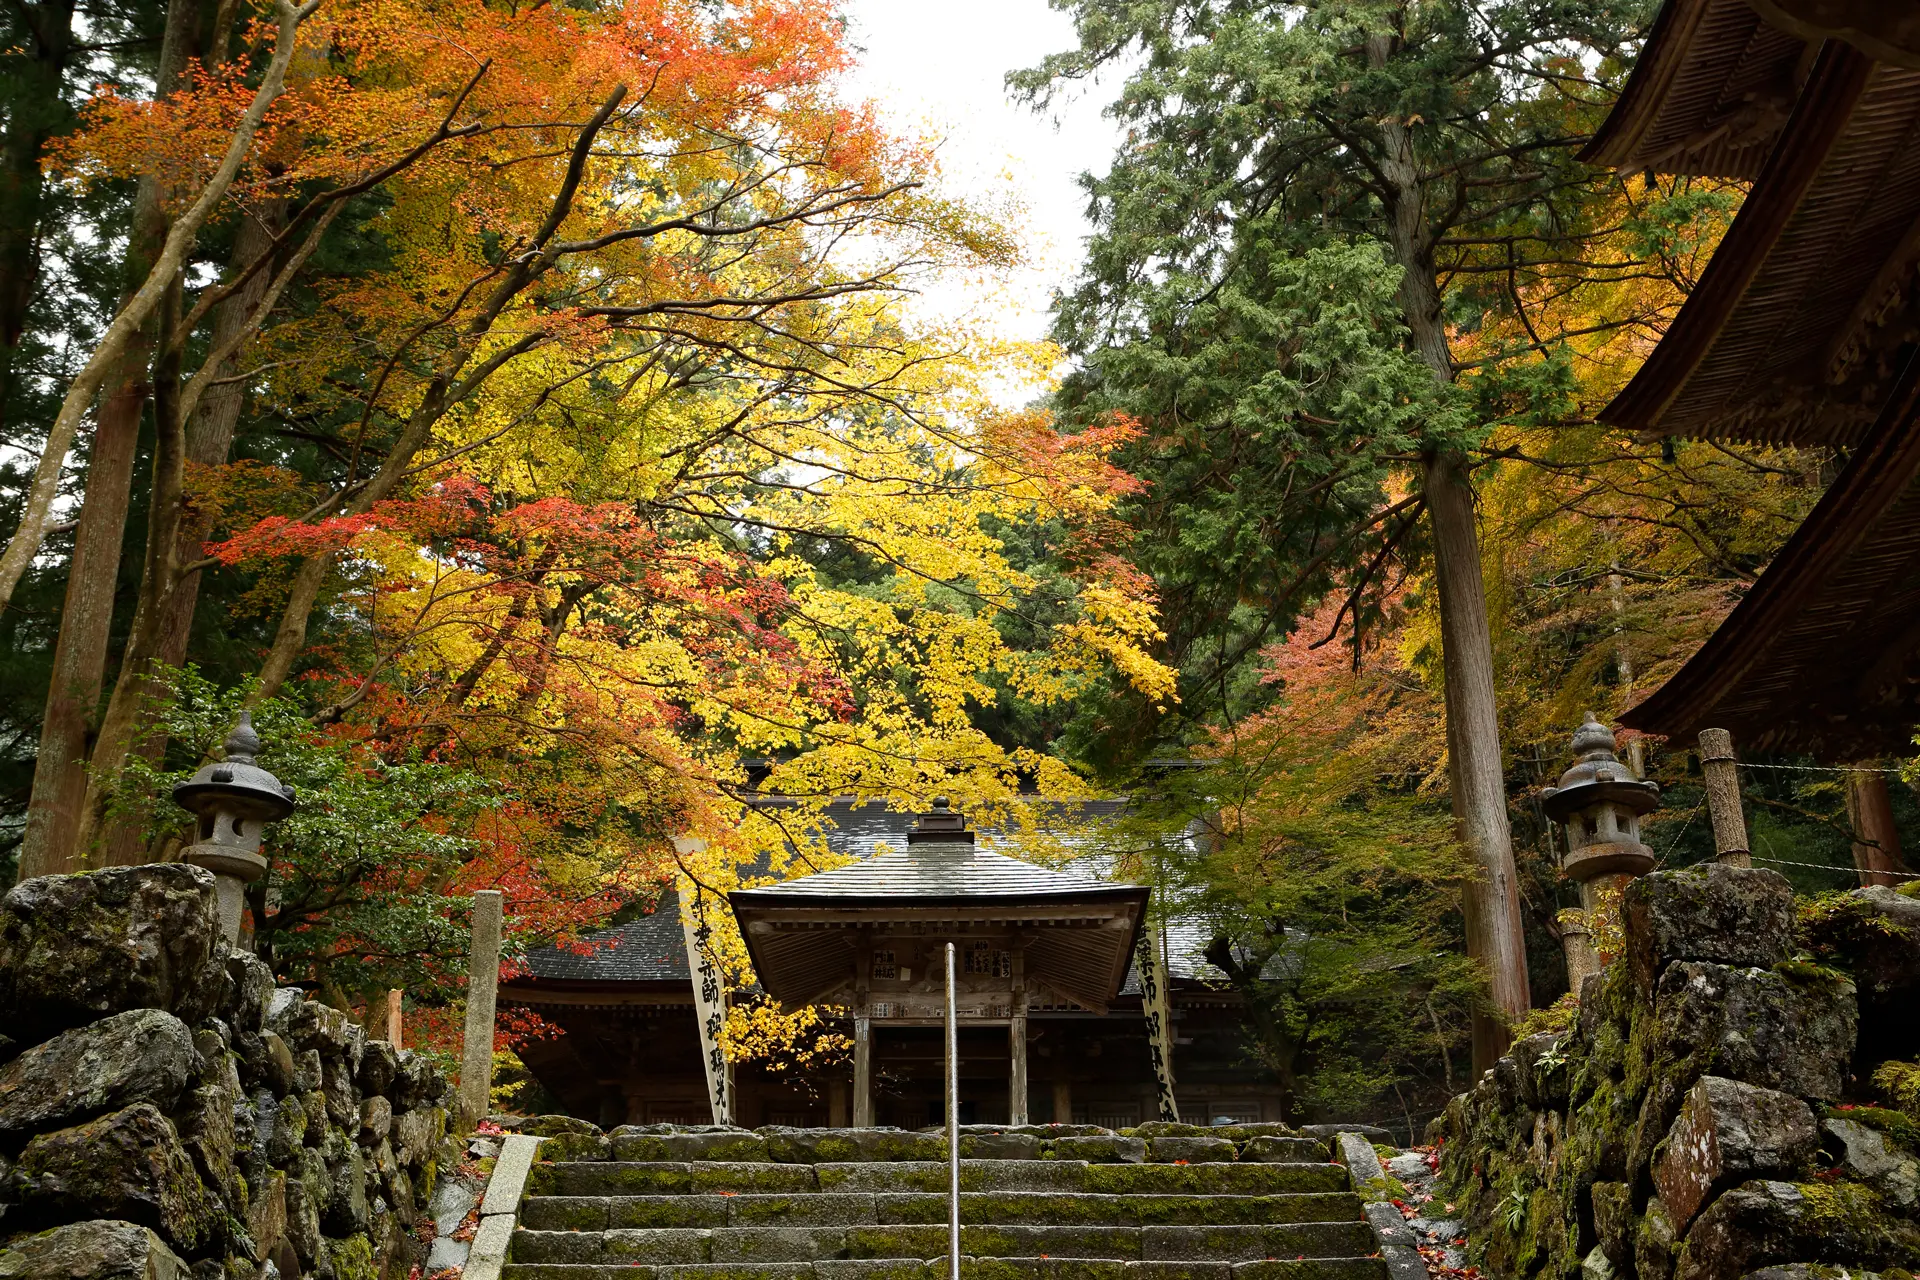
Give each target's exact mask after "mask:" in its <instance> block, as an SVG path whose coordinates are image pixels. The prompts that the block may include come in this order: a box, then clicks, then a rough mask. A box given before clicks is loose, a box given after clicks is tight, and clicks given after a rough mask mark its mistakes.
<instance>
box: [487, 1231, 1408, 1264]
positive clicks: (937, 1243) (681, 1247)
mask: <svg viewBox="0 0 1920 1280" xmlns="http://www.w3.org/2000/svg"><path fill="white" fill-rule="evenodd" d="M1372 1244H1373V1235H1372V1232H1371V1231H1370V1230H1369V1229H1368V1227H1367V1226H1366V1224H1365V1223H1364V1222H1304V1223H1285V1224H1271V1225H1242V1226H1215V1225H1206V1226H1153V1227H1112V1226H1017V1225H1012V1226H1010V1225H1004V1224H998V1223H995V1224H985V1225H978V1226H962V1227H961V1228H960V1248H961V1250H962V1252H964V1253H966V1254H968V1255H969V1256H972V1257H981V1258H1044V1257H1064V1258H1118V1259H1128V1258H1135V1259H1141V1260H1145V1261H1167V1262H1184V1261H1222V1262H1251V1261H1257V1260H1262V1259H1267V1258H1290V1257H1315V1258H1325V1257H1340V1256H1345V1255H1349V1254H1354V1253H1359V1252H1364V1251H1370V1250H1371V1247H1372ZM946 1249H947V1229H946V1227H945V1226H944V1225H934V1224H903V1225H896V1226H860V1227H844V1228H843V1227H628V1228H613V1229H608V1230H602V1231H540V1230H530V1229H522V1230H519V1231H516V1232H515V1233H514V1236H513V1246H512V1252H511V1254H510V1256H511V1257H512V1258H513V1260H514V1261H516V1262H560V1263H609V1262H640V1263H646V1264H651V1265H656V1266H659V1265H669V1264H676V1263H696V1262H715V1263H719V1262H739V1263H755V1264H758V1263H776V1262H777V1263H798V1262H815V1261H819V1260H822V1259H836V1258H916V1257H917V1258H935V1257H939V1256H940V1255H941V1254H943V1253H945V1252H946Z"/></svg>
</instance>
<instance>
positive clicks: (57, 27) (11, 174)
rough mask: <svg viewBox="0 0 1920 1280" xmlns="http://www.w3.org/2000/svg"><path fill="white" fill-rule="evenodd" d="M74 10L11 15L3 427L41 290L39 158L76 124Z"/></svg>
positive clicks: (1, 345)
mask: <svg viewBox="0 0 1920 1280" xmlns="http://www.w3.org/2000/svg"><path fill="white" fill-rule="evenodd" d="M74 7H75V5H74V0H43V2H42V3H39V4H21V5H18V6H16V7H15V10H14V12H15V14H16V15H17V16H18V19H19V23H20V26H22V27H23V28H25V31H24V32H23V34H24V35H25V36H26V37H27V38H26V40H25V42H24V43H25V46H26V47H25V48H24V49H21V50H19V51H18V53H19V55H20V56H19V57H18V58H17V59H16V60H15V62H14V67H13V74H12V75H11V76H10V77H9V79H11V80H12V83H11V84H9V85H8V86H7V112H6V115H7V123H6V128H5V131H4V133H0V421H4V420H5V417H4V415H5V414H6V412H7V407H8V402H9V400H10V399H11V397H12V392H13V385H14V380H15V377H16V372H17V371H16V369H15V362H16V359H17V355H16V353H17V351H18V349H19V346H20V338H21V335H22V334H24V333H25V332H26V327H27V308H28V307H29V306H30V305H31V304H32V302H33V295H34V290H35V289H36V288H38V286H39V283H40V212H41V203H42V198H43V197H44V195H45V193H46V177H45V175H44V173H43V172H42V170H41V168H40V158H41V155H42V153H44V152H45V150H46V147H47V143H48V141H49V140H51V139H52V138H54V137H55V136H56V135H58V134H61V133H64V132H66V130H67V129H68V128H69V127H71V126H72V124H73V108H72V107H71V106H70V105H69V104H68V102H67V97H66V94H65V93H64V92H63V90H64V88H65V83H64V82H65V80H66V75H67V63H68V60H69V59H70V58H71V57H72V56H73V11H74Z"/></svg>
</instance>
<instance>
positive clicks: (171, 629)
mask: <svg viewBox="0 0 1920 1280" xmlns="http://www.w3.org/2000/svg"><path fill="white" fill-rule="evenodd" d="M284 212H285V207H284V205H283V204H276V205H275V206H274V207H273V209H271V210H270V211H269V212H268V214H267V217H268V219H269V220H271V221H274V222H277V221H278V220H279V215H281V214H283V213H284ZM275 229H276V227H275V226H270V225H268V223H267V222H263V221H262V220H260V219H258V218H253V217H247V218H245V219H244V220H243V221H242V222H241V224H240V230H239V233H238V234H237V235H236V236H235V237H234V245H233V258H232V263H231V267H230V269H231V270H232V271H234V272H235V273H238V272H239V271H241V270H243V269H244V268H245V267H246V266H247V264H249V263H251V262H252V261H253V260H254V259H255V258H257V257H259V256H260V255H261V254H263V253H266V252H267V251H268V250H270V249H271V248H272V247H273V236H274V231H275ZM270 280H271V275H270V273H268V272H266V271H259V272H255V273H254V275H253V276H252V278H251V279H249V280H248V281H247V284H246V287H245V288H243V289H241V290H239V291H238V292H236V293H235V294H234V295H233V296H232V297H231V298H228V299H227V300H226V301H225V302H223V303H221V304H220V306H219V307H218V308H217V309H216V310H215V311H214V313H213V315H214V321H213V345H214V347H215V349H218V348H219V347H221V346H222V345H224V344H226V343H227V342H229V341H230V340H231V339H233V338H234V337H236V336H237V335H239V334H240V333H241V332H242V331H243V330H245V329H246V328H247V327H248V326H249V325H250V324H252V323H254V314H253V313H254V310H255V308H257V307H258V306H259V305H260V302H261V300H262V298H263V297H264V296H265V294H266V292H267V286H268V283H269V282H270ZM239 371H240V360H239V357H238V355H237V354H236V355H234V356H230V357H228V358H227V359H226V360H223V361H222V362H221V363H220V365H219V366H218V367H217V368H216V369H214V370H212V371H211V372H210V373H209V372H208V371H205V370H203V371H202V373H201V376H203V377H208V376H210V377H212V378H214V379H215V380H216V381H217V382H218V385H215V386H212V387H210V388H209V389H208V390H207V392H206V394H205V395H204V396H203V397H202V398H201V400H200V404H199V406H198V408H197V410H196V411H195V413H194V415H193V418H192V421H191V423H190V424H189V426H188V428H187V437H186V460H187V462H188V464H189V465H193V464H197V465H200V466H204V467H217V466H220V465H222V464H223V463H225V462H226V461H227V456H228V454H229V453H231V452H232V449H233V436H234V431H235V430H236V428H237V427H238V425H239V422H240V410H241V409H242V408H243V407H244V405H245V403H246V387H245V385H244V384H243V383H241V382H239V381H233V382H219V380H220V379H226V378H234V377H236V375H237V374H238V373H239ZM208 532H209V524H208V520H207V517H206V516H205V515H204V514H202V513H200V512H196V511H191V510H190V511H188V512H186V513H185V515H184V516H183V518H182V519H181V520H180V522H179V524H178V526H177V529H176V533H175V537H174V541H175V545H174V552H173V559H172V561H171V563H172V564H173V565H175V566H178V565H181V564H186V563H188V562H190V561H192V560H196V559H198V558H199V556H200V547H201V545H202V544H203V543H204V542H205V541H206V539H207V534H208ZM159 585H160V584H159V583H157V582H156V581H155V580H154V579H153V578H151V577H149V576H147V575H145V574H143V575H142V577H141V582H140V600H141V604H142V606H143V608H145V609H150V610H158V617H157V619H156V621H155V639H154V651H155V654H154V660H155V661H157V662H159V663H161V664H163V665H165V666H169V667H177V666H179V665H180V664H181V663H182V662H183V661H185V660H186V656H187V642H188V640H189V639H190V637H191V636H192V634H193V615H194V609H195V606H196V604H197V603H198V600H199V595H200V575H199V574H197V573H195V574H188V575H186V576H185V577H183V578H181V579H180V580H179V582H178V583H177V584H176V585H175V586H174V588H173V589H172V590H171V591H169V592H166V593H165V594H164V596H163V597H161V598H158V599H156V598H155V597H156V592H157V588H158V586H159ZM129 656H130V657H132V658H133V660H134V661H135V662H136V663H138V661H139V654H138V653H137V652H131V653H130V655H129ZM139 686H140V687H139V691H138V693H137V694H136V695H135V696H134V703H135V704H136V705H137V704H138V703H140V702H143V701H144V700H145V696H146V693H147V692H148V689H147V682H146V680H145V679H144V678H142V679H140V680H139ZM94 698H95V701H96V702H97V701H98V698H99V688H98V686H97V685H96V686H95V690H94ZM166 745H167V740H166V736H165V735H164V734H161V733H148V734H145V735H142V736H141V737H139V738H138V740H137V741H136V742H135V744H134V746H133V748H132V754H135V755H139V756H142V757H144V758H146V759H148V760H158V759H159V757H160V753H161V752H162V751H164V750H165V749H166ZM78 772H79V774H80V776H79V780H78V783H77V788H78V789H77V793H76V794H75V795H74V796H73V801H72V804H73V812H74V818H73V820H72V822H71V823H70V828H71V829H70V831H69V839H71V838H72V833H73V832H77V831H78V829H79V825H80V823H79V811H80V807H81V805H82V803H83V802H84V801H85V798H86V789H87V788H86V774H85V770H84V769H82V770H80V771H78ZM149 834H151V833H149V832H145V831H142V830H140V829H139V828H137V827H135V826H133V825H132V824H130V823H123V824H121V825H119V826H117V827H115V828H113V830H112V831H110V832H108V833H106V847H105V849H104V851H103V852H102V853H101V856H100V861H101V862H102V863H103V864H104V865H106V866H110V867H118V866H132V865H135V864H137V863H141V862H146V861H150V860H151V859H150V856H149V845H148V841H147V837H148V835H149Z"/></svg>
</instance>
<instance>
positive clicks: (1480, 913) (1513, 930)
mask: <svg viewBox="0 0 1920 1280" xmlns="http://www.w3.org/2000/svg"><path fill="white" fill-rule="evenodd" d="M1424 472H1425V492H1426V498H1427V512H1428V518H1429V519H1430V520H1431V521H1432V529H1433V569H1434V579H1435V585H1436V586H1437V588H1438V591H1439V597H1440V645H1441V665H1442V668H1443V670H1444V673H1445V676H1446V692H1447V766H1448V770H1449V775H1450V778H1449V780H1450V782H1451V784H1452V785H1451V787H1450V788H1449V789H1450V790H1451V791H1452V793H1453V818H1454V823H1455V825H1456V827H1457V828H1458V830H1459V834H1460V840H1461V843H1462V844H1464V845H1465V846H1466V847H1467V852H1468V853H1469V854H1470V855H1471V856H1472V858H1473V868H1474V874H1473V879H1472V880H1470V881H1468V883H1467V886H1466V893H1465V901H1464V906H1465V912H1464V914H1465V916H1466V924H1467V954H1468V955H1470V956H1473V957H1474V958H1475V959H1477V960H1479V961H1480V962H1481V964H1482V965H1484V966H1485V968H1486V972H1487V979H1488V983H1489V989H1488V994H1489V996H1490V998H1491V1003H1492V1006H1493V1011H1492V1013H1491V1014H1489V1013H1487V1012H1476V1013H1475V1015H1474V1019H1473V1069H1474V1073H1475V1074H1476V1075H1478V1074H1479V1073H1480V1072H1482V1071H1484V1070H1486V1069H1487V1068H1488V1067H1491V1066H1492V1065H1493V1064H1494V1062H1495V1061H1496V1060H1497V1059H1498V1058H1499V1057H1500V1054H1501V1052H1502V1051H1503V1050H1505V1049H1506V1047H1507V1044H1508V1042H1509V1040H1510V1039H1511V1036H1510V1034H1509V1033H1508V1030H1507V1024H1508V1023H1509V1022H1510V1021H1511V1020H1512V1019H1514V1018H1517V1017H1519V1016H1520V1015H1521V1014H1523V1013H1525V1012H1526V1011H1527V1009H1528V1008H1529V1007H1530V1006H1531V1004H1532V996H1531V994H1530V993H1529V991H1528V989H1527V947H1526V935H1525V931H1524V929H1523V927H1522V924H1521V919H1520V883H1519V876H1518V874H1517V873H1516V871H1515V869H1514V864H1513V831H1512V828H1511V826H1510V825H1509V824H1508V820H1507V784H1506V770H1505V769H1504V767H1503V766H1502V763H1501V758H1500V716H1499V710H1498V706H1497V704H1496V703H1495V700H1494V694H1493V635H1492V631H1491V629H1490V628H1489V627H1488V625H1487V598H1486V589H1485V585H1484V584H1483V583H1482V582H1481V579H1480V543H1479V538H1478V536H1477V533H1476V530H1475V528H1474V512H1473V490H1472V488H1471V486H1470V485H1469V484H1468V481H1467V473H1466V467H1465V465H1464V463H1463V461H1462V459H1461V458H1460V457H1459V456H1458V455H1457V454H1447V453H1442V454H1435V455H1433V456H1432V457H1429V458H1428V459H1427V460H1426V465H1425V467H1424Z"/></svg>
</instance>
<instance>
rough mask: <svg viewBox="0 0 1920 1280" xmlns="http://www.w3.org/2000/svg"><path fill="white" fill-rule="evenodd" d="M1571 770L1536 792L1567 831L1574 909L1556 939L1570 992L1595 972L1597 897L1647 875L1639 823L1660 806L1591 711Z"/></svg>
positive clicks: (1655, 790) (1648, 858)
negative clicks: (1576, 903)
mask: <svg viewBox="0 0 1920 1280" xmlns="http://www.w3.org/2000/svg"><path fill="white" fill-rule="evenodd" d="M1573 755H1574V762H1573V767H1572V768H1570V769H1568V770H1567V771H1566V772H1565V773H1563V774H1561V775H1560V785H1559V786H1557V787H1548V788H1547V789H1546V790H1545V791H1543V792H1541V793H1540V801H1541V805H1542V806H1543V807H1544V808H1545V809H1546V811H1547V816H1548V817H1549V818H1552V819H1553V820H1554V821H1556V822H1558V823H1560V824H1562V825H1563V826H1564V827H1565V828H1566V832H1567V855H1566V857H1565V859H1564V860H1562V862H1561V864H1560V869H1561V871H1562V872H1563V873H1565V875H1566V876H1567V878H1568V879H1569V880H1572V881H1573V882H1574V883H1575V884H1577V885H1579V886H1580V907H1579V910H1578V911H1569V912H1563V913H1562V920H1561V923H1562V926H1563V927H1562V929H1561V941H1562V943H1563V945H1564V946H1565V947H1566V952H1567V980H1568V983H1569V985H1570V987H1571V988H1572V990H1573V992H1574V994H1575V995H1578V994H1579V993H1580V984H1581V983H1582V982H1584V981H1585V980H1586V978H1587V975H1589V974H1593V973H1598V972H1599V971H1600V960H1599V957H1598V956H1597V955H1595V954H1594V949H1593V943H1592V939H1591V925H1592V919H1591V917H1592V912H1593V910H1594V908H1595V906H1596V905H1598V903H1599V900H1600V895H1601V894H1602V893H1604V892H1607V891H1609V890H1612V891H1617V890H1619V889H1623V888H1625V887H1626V883H1627V881H1629V880H1631V879H1633V878H1634V877H1635V876H1642V875H1645V874H1646V873H1647V872H1649V871H1651V870H1653V866H1654V856H1653V850H1651V849H1649V848H1647V846H1646V845H1644V844H1642V843H1641V842H1640V818H1641V816H1642V815H1643V814H1647V813H1650V812H1652V811H1653V810H1654V809H1657V808H1659V807H1660V787H1659V785H1658V784H1657V783H1652V782H1647V781H1645V780H1644V779H1641V778H1637V777H1635V776H1634V773H1633V770H1632V769H1630V768H1629V767H1628V766H1626V765H1625V764H1622V763H1621V762H1620V758H1619V757H1618V756H1616V755H1615V754H1614V751H1613V730H1611V729H1609V728H1607V726H1605V725H1603V724H1601V723H1600V721H1599V720H1598V719H1596V718H1595V717H1594V715H1593V713H1592V712H1591V711H1589V712H1588V713H1587V720H1586V723H1585V724H1583V725H1581V726H1580V727H1579V728H1578V729H1577V730H1575V731H1574V735H1573Z"/></svg>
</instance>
